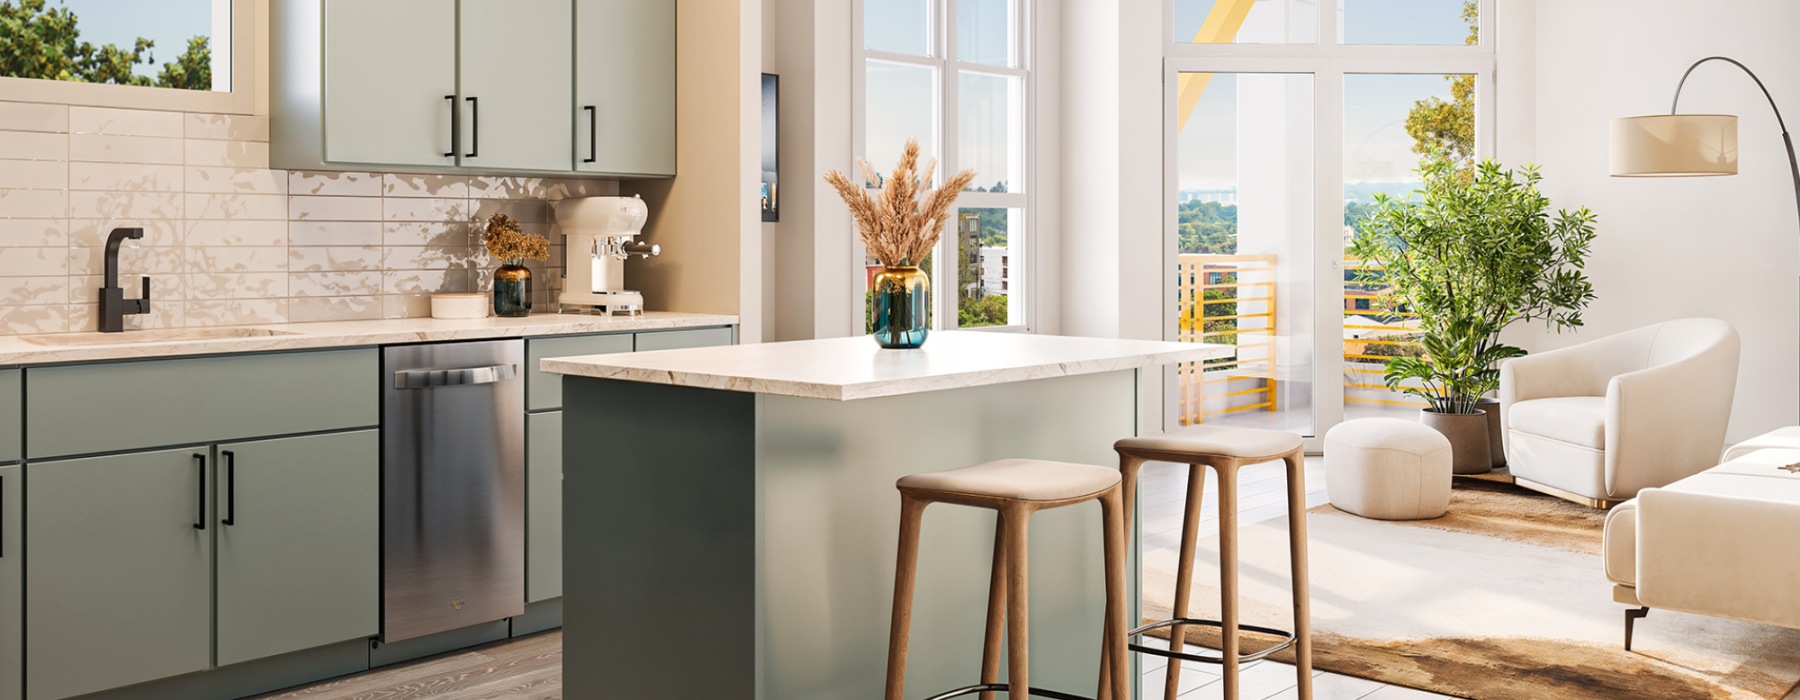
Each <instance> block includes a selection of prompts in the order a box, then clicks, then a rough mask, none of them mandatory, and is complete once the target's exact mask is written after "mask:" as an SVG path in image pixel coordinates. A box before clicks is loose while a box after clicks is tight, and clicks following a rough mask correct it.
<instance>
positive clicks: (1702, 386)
mask: <svg viewBox="0 0 1800 700" xmlns="http://www.w3.org/2000/svg"><path fill="white" fill-rule="evenodd" d="M1736 391H1737V347H1736V344H1735V343H1727V344H1721V345H1720V346H1717V347H1714V348H1711V349H1708V350H1706V351H1704V352H1701V353H1699V354H1696V355H1694V356H1692V357H1689V358H1686V359H1682V360H1679V361H1676V362H1672V363H1670V364H1666V365H1662V366H1660V367H1651V368H1649V369H1644V370H1639V371H1636V372H1629V373H1626V374H1621V375H1619V376H1617V377H1614V378H1613V379H1612V382H1610V383H1609V384H1608V385H1607V388H1606V475H1605V484H1606V490H1607V496H1608V497H1610V498H1615V499H1616V498H1630V497H1632V496H1634V495H1636V494H1637V493H1638V491H1639V490H1641V489H1645V488H1650V487H1656V486H1666V485H1668V484H1672V483H1674V482H1676V481H1678V480H1681V479H1684V478H1687V477H1689V476H1692V475H1694V474H1698V473H1700V472H1701V471H1704V470H1706V469H1709V468H1711V467H1713V466H1714V465H1716V464H1718V455H1719V451H1720V450H1721V449H1722V448H1723V447H1724V446H1725V430H1726V428H1727V426H1728V424H1729V423H1730V422H1731V403H1732V398H1733V396H1734V394H1735V393H1736Z"/></svg>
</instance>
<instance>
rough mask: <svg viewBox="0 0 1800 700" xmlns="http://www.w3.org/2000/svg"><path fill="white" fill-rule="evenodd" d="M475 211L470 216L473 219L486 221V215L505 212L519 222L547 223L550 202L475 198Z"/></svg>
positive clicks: (548, 220)
mask: <svg viewBox="0 0 1800 700" xmlns="http://www.w3.org/2000/svg"><path fill="white" fill-rule="evenodd" d="M471 201H473V202H474V203H475V211H474V213H473V215H472V216H471V217H470V218H472V219H474V220H475V221H479V222H482V223H484V224H485V223H486V222H487V220H488V217H491V216H493V215H495V214H505V215H507V216H510V217H512V218H513V220H514V221H517V222H519V223H521V224H547V223H549V222H550V203H549V202H546V201H544V200H541V199H476V200H471Z"/></svg>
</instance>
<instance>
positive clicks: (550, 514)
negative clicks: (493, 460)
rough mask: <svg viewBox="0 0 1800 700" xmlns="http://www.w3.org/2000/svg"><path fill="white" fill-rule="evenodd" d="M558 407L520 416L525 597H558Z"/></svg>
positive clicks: (560, 527) (560, 521)
mask: <svg viewBox="0 0 1800 700" xmlns="http://www.w3.org/2000/svg"><path fill="white" fill-rule="evenodd" d="M562 421H563V414H562V411H550V412H547V413H532V414H528V415H526V416H525V602H527V603H536V602H539V601H544V600H549V599H551V598H557V597H561V596H562V578H563V552H562V542H563V516H562V512H563V502H562V493H563V490H562V481H563V471H562V464H563V460H562V428H563V425H562Z"/></svg>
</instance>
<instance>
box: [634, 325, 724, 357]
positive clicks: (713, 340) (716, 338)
mask: <svg viewBox="0 0 1800 700" xmlns="http://www.w3.org/2000/svg"><path fill="white" fill-rule="evenodd" d="M735 340H736V336H735V335H734V334H733V333H732V329H730V328H726V327H720V328H695V329H692V330H681V331H659V332H656V333H639V334H638V336H637V351H638V352H649V351H651V350H680V349H683V348H706V347H714V346H718V345H730V344H732V342H733V341H735Z"/></svg>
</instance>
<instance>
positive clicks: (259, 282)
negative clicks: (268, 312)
mask: <svg viewBox="0 0 1800 700" xmlns="http://www.w3.org/2000/svg"><path fill="white" fill-rule="evenodd" d="M287 296H288V273H285V272H203V273H193V274H189V275H188V276H187V296H186V297H185V298H187V299H189V300H192V301H205V300H217V299H279V298H284V297H287Z"/></svg>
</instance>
